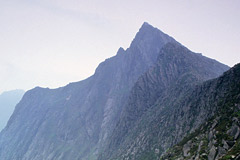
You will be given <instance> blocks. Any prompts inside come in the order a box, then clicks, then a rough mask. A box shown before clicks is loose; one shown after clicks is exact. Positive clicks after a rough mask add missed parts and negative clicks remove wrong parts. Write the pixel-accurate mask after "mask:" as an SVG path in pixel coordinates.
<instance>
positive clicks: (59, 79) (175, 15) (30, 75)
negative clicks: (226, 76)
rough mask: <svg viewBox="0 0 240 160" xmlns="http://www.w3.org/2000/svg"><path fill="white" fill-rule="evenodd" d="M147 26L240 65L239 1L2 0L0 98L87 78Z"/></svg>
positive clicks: (206, 54) (210, 55)
mask: <svg viewBox="0 0 240 160" xmlns="http://www.w3.org/2000/svg"><path fill="white" fill-rule="evenodd" d="M144 21H146V22H148V23H150V24H152V25H153V26H155V27H157V28H159V29H160V30H162V31H163V32H165V33H167V34H169V35H171V36H173V37H174V38H175V39H176V40H177V41H179V42H180V43H182V44H183V45H185V46H186V47H188V48H189V49H191V50H192V51H194V52H199V53H202V54H203V55H205V56H208V57H211V58H214V59H216V60H218V61H220V62H223V63H225V64H227V65H229V66H233V65H234V64H236V63H238V62H240V1H239V0H191V1H189V0H87V1H86V0H21V1H20V0H1V1H0V56H1V57H0V75H1V76H0V84H1V86H0V93H1V92H2V91H4V90H11V89H16V88H18V89H25V90H28V89H31V88H33V87H35V86H42V87H50V88H55V87H59V86H63V85H66V84H68V83H69V82H74V81H79V80H82V79H84V78H87V77H88V76H90V75H92V74H93V73H94V71H95V68H96V67H97V65H98V64H99V63H100V62H101V61H103V60H104V59H106V58H108V57H111V56H114V55H115V54H116V52H117V50H118V48H119V47H120V46H122V47H123V48H127V47H128V46H129V44H130V42H131V41H132V39H133V38H134V36H135V34H136V32H137V31H138V29H139V28H140V26H141V25H142V23H143V22H144Z"/></svg>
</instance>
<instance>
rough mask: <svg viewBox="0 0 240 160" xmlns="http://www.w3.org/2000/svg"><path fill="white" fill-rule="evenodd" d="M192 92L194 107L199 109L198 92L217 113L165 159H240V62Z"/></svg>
mask: <svg viewBox="0 0 240 160" xmlns="http://www.w3.org/2000/svg"><path fill="white" fill-rule="evenodd" d="M192 93H194V94H192V95H190V94H189V95H188V96H187V99H190V100H191V101H189V102H192V104H191V109H190V110H192V112H195V111H196V108H197V107H198V106H197V105H196V104H194V103H193V102H194V100H193V99H196V96H197V98H198V99H199V100H202V101H203V100H204V101H205V102H204V103H205V106H204V107H205V108H212V109H213V110H214V112H213V113H214V115H213V116H212V117H211V118H209V119H208V120H207V121H206V122H205V123H203V124H202V125H201V126H200V127H198V128H197V129H196V130H195V131H194V132H192V133H190V134H188V135H187V136H186V137H185V138H184V139H183V140H182V141H181V142H179V143H178V144H177V145H175V146H174V147H173V148H171V149H169V151H168V152H167V153H165V154H164V155H163V156H162V157H161V159H169V160H174V159H208V160H214V159H219V160H227V159H236V160H238V159H240V123H239V122H240V64H237V65H235V66H234V67H233V68H231V69H230V70H229V71H227V72H226V73H224V74H223V75H222V76H221V77H219V78H217V79H214V80H211V81H207V82H205V83H204V84H202V85H199V86H197V87H196V88H195V89H194V90H193V91H192ZM206 96H207V97H208V98H206ZM202 107H203V106H202ZM194 110H195V111H194ZM209 111H210V110H209ZM209 113H210V112H206V113H205V114H209Z"/></svg>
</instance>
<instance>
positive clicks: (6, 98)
mask: <svg viewBox="0 0 240 160" xmlns="http://www.w3.org/2000/svg"><path fill="white" fill-rule="evenodd" d="M23 94H24V91H23V90H12V91H6V92H3V93H2V94H1V95H0V131H1V130H2V129H3V128H4V127H5V126H6V124H7V121H8V119H9V118H10V116H11V115H12V113H13V111H14V108H15V106H16V104H17V103H18V102H19V101H20V100H21V98H22V96H23Z"/></svg>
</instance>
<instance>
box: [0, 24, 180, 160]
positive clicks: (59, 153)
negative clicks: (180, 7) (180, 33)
mask: <svg viewBox="0 0 240 160" xmlns="http://www.w3.org/2000/svg"><path fill="white" fill-rule="evenodd" d="M168 42H175V40H174V39H173V38H171V37H169V36H168V35H166V34H164V33H162V32H161V31H160V30H158V29H156V28H154V27H152V26H151V25H149V24H147V23H144V24H143V25H142V27H141V28H140V30H139V32H138V33H137V35H136V37H135V39H134V40H133V42H132V44H131V45H130V47H129V48H128V49H127V50H123V49H122V48H120V49H119V51H118V54H117V55H116V56H114V57H112V58H109V59H107V60H105V61H104V62H103V63H101V64H100V65H99V66H98V68H97V69H96V72H95V74H94V75H93V76H91V77H89V78H88V79H86V80H84V81H81V82H76V83H71V84H69V85H67V86H65V87H61V88H58V89H48V88H40V87H37V88H35V89H33V90H30V91H28V92H27V93H26V94H25V95H24V97H23V99H22V100H21V102H20V103H19V104H18V105H17V106H16V109H15V111H14V113H13V115H12V116H11V119H10V120H9V122H8V124H7V126H6V128H5V129H4V130H3V131H2V132H1V134H0V159H4V160H19V159H21V160H29V159H31V160H43V159H45V160H47V159H49V160H52V159H96V157H97V155H98V152H99V148H102V146H103V145H104V144H105V142H106V139H107V138H108V137H109V135H111V133H112V130H113V128H114V127H115V125H116V122H117V121H118V119H119V115H120V113H121V110H122V107H123V106H124V104H125V102H126V99H127V97H128V95H129V92H130V90H131V88H132V87H133V85H134V83H135V82H136V81H137V79H138V78H139V76H140V75H142V74H143V73H144V72H146V71H147V70H148V69H149V68H150V67H151V66H152V65H154V64H155V63H156V60H157V56H158V55H159V51H160V50H161V48H162V47H163V46H164V45H165V44H166V43H168ZM176 43H177V42H176Z"/></svg>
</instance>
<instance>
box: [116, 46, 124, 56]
mask: <svg viewBox="0 0 240 160" xmlns="http://www.w3.org/2000/svg"><path fill="white" fill-rule="evenodd" d="M124 52H125V50H124V49H123V48H122V47H120V48H119V49H118V51H117V55H119V54H122V53H124Z"/></svg>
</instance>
